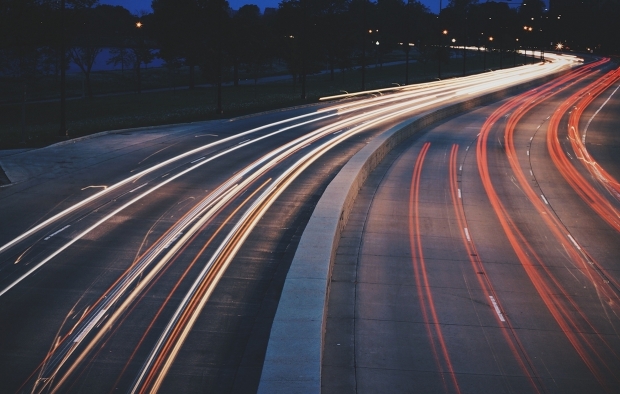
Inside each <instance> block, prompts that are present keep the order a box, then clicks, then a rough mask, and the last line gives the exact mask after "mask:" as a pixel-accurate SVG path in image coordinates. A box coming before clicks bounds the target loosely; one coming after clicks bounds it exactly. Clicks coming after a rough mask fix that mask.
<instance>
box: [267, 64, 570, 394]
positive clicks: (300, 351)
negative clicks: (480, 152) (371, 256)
mask: <svg viewBox="0 0 620 394" xmlns="http://www.w3.org/2000/svg"><path fill="white" fill-rule="evenodd" d="M566 72H568V70H565V71H560V72H557V73H555V74H552V75H549V76H546V77H543V78H539V79H536V80H533V81H530V82H528V83H526V84H522V85H518V86H513V87H510V88H507V89H503V90H500V91H496V92H492V93H487V94H483V95H480V96H477V97H474V98H471V99H469V100H466V101H462V102H458V103H451V104H446V105H444V106H441V107H439V108H437V109H434V110H431V111H428V112H425V113H422V114H420V115H418V116H415V117H414V118H412V119H410V120H408V121H406V122H403V123H401V124H400V125H397V126H395V127H393V128H392V129H390V130H388V131H386V132H385V133H383V134H382V135H381V136H379V137H377V138H375V139H374V140H372V141H371V142H370V143H369V144H367V145H366V146H365V147H364V148H363V149H362V150H360V151H359V152H358V153H357V154H355V155H354V156H353V157H352V158H351V159H350V160H349V161H348V162H347V164H346V165H345V166H344V167H343V168H342V170H341V171H340V172H339V173H338V175H337V176H336V177H335V178H334V179H333V180H332V182H331V183H330V184H329V186H328V187H327V189H326V190H325V192H324V193H323V196H322V197H321V199H320V200H319V202H318V204H317V205H316V207H315V209H314V212H313V213H312V216H311V218H310V220H309V222H308V225H307V226H306V229H305V230H304V233H303V235H302V237H301V240H300V241H299V245H298V247H297V251H296V253H295V257H294V258H293V262H292V263H291V267H290V269H289V272H288V274H287V276H286V281H285V283H284V288H283V289H282V295H281V297H280V302H279V304H278V309H277V311H276V315H275V317H274V320H273V325H272V327H271V334H270V337H269V343H268V346H267V352H266V354H265V361H264V364H263V371H262V375H261V379H260V383H259V388H258V393H260V394H274V393H287V394H290V393H320V392H321V361H322V352H323V338H324V333H325V321H326V320H325V318H326V316H327V300H328V297H329V290H330V278H331V270H332V262H333V260H334V257H335V254H336V250H337V249H338V242H339V240H340V234H341V233H342V231H343V230H344V227H345V225H346V223H347V220H348V217H349V213H350V212H351V209H352V207H353V202H354V201H355V198H356V197H357V194H358V191H359V190H360V188H361V187H362V185H363V184H364V182H365V181H366V179H367V178H368V175H369V174H370V173H371V172H372V171H373V170H374V169H375V168H376V167H377V166H378V165H379V163H381V161H382V160H383V158H384V157H385V156H386V155H387V154H388V153H389V152H390V151H391V150H392V149H394V147H396V146H397V145H398V144H400V143H401V142H403V141H404V140H406V139H408V138H409V137H411V136H412V135H413V134H415V133H416V132H418V131H419V130H422V129H424V128H426V127H428V126H430V125H432V124H433V123H437V122H439V121H441V120H443V119H446V118H449V117H451V116H454V115H456V114H459V113H463V112H466V111H469V110H471V109H473V108H475V107H478V106H480V105H483V104H487V103H491V102H494V101H499V100H501V99H503V98H506V97H508V96H510V95H514V94H517V93H520V92H523V91H526V90H529V89H531V88H533V87H536V86H539V85H541V84H543V83H545V82H547V81H549V80H551V79H554V78H557V77H559V76H561V75H563V74H565V73H566Z"/></svg>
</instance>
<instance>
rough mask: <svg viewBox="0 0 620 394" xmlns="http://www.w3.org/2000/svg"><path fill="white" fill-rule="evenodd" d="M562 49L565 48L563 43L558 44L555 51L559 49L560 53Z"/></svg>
mask: <svg viewBox="0 0 620 394" xmlns="http://www.w3.org/2000/svg"><path fill="white" fill-rule="evenodd" d="M562 48H564V45H563V44H562V43H561V42H558V44H557V45H556V46H555V49H557V50H558V51H561V50H562Z"/></svg>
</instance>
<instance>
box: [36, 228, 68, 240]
mask: <svg viewBox="0 0 620 394" xmlns="http://www.w3.org/2000/svg"><path fill="white" fill-rule="evenodd" d="M69 227H71V225H70V224H67V225H66V226H65V227H63V228H61V229H60V230H58V231H56V232H55V233H52V234H50V235H48V236H47V237H45V238H43V240H44V241H47V240H48V239H50V238H52V237H53V236H54V235H56V234H58V233H60V232H61V231H65V230H66V229H68V228H69Z"/></svg>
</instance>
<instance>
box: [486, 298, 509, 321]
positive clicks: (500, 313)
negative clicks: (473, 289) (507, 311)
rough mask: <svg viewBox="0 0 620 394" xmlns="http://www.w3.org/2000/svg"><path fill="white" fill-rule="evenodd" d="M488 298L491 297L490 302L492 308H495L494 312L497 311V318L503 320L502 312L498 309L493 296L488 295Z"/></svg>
mask: <svg viewBox="0 0 620 394" xmlns="http://www.w3.org/2000/svg"><path fill="white" fill-rule="evenodd" d="M489 298H490V299H491V303H492V304H493V308H494V309H495V313H497V316H499V320H501V321H503V322H505V321H506V319H504V314H503V313H502V311H500V310H499V306H498V305H497V302H496V301H495V297H493V296H492V295H490V296H489Z"/></svg>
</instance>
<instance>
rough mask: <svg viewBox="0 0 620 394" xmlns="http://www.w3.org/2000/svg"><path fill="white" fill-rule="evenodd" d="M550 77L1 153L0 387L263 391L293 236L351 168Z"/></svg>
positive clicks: (514, 75)
mask: <svg viewBox="0 0 620 394" xmlns="http://www.w3.org/2000/svg"><path fill="white" fill-rule="evenodd" d="M571 62H572V60H571V61H569V62H567V63H565V64H569V65H570V63H571ZM559 63H560V67H566V66H565V65H563V63H562V62H561V61H560V62H559ZM557 69H558V68H554V65H549V69H547V68H543V67H539V66H532V67H526V68H523V69H521V70H516V71H515V72H512V71H504V72H501V73H497V74H489V75H483V76H479V77H472V78H469V79H464V80H454V81H447V82H443V81H442V82H439V83H435V84H429V85H428V86H420V87H413V88H406V89H403V90H402V92H399V93H396V94H393V95H389V96H384V95H377V97H375V98H371V99H367V100H360V101H353V102H351V101H346V102H343V103H337V104H336V105H335V108H331V109H327V107H330V106H331V107H334V105H331V104H326V105H324V106H312V107H306V108H301V109H292V110H289V111H283V112H276V113H270V114H265V115H263V116H259V117H248V118H242V119H237V120H234V121H227V122H209V123H206V124H203V123H198V124H190V125H183V126H180V127H178V128H175V127H170V128H158V129H153V130H148V131H146V132H136V131H127V132H123V133H116V134H111V135H109V136H106V137H102V138H93V139H86V140H83V141H80V142H76V143H68V144H64V145H61V146H54V147H49V148H46V149H42V150H40V151H34V152H30V153H27V154H24V155H17V156H16V157H13V158H10V157H9V158H3V166H4V167H5V169H7V174H9V176H13V177H17V179H19V180H20V182H19V183H17V184H15V185H13V186H10V187H5V188H2V191H1V192H0V193H1V194H0V202H1V203H2V206H3V209H2V210H1V212H0V222H1V223H3V226H2V227H1V229H0V244H1V246H0V313H2V321H1V324H0V335H1V336H2V338H3V341H2V343H1V345H0V346H1V347H0V365H1V366H2V368H0V370H1V371H2V372H0V382H1V384H2V387H3V388H5V389H6V390H7V391H13V392H15V391H32V392H48V391H49V392H84V391H87V392H111V391H115V390H117V389H120V390H135V392H138V391H140V392H142V391H144V390H150V389H152V390H155V391H156V390H161V391H164V392H176V391H178V390H182V391H202V390H208V391H211V390H212V391H218V392H220V391H224V392H226V391H252V390H253V389H255V388H256V385H257V384H258V378H259V375H260V370H261V367H262V358H263V356H264V351H265V347H266V343H267V339H268V335H269V333H268V330H269V328H270V325H271V320H272V318H273V314H274V313H275V308H276V303H277V299H278V298H279V293H280V290H281V288H282V285H283V281H284V278H285V275H286V271H287V269H288V264H290V259H291V257H292V254H293V252H294V249H295V247H296V242H297V240H298V238H299V235H300V233H301V232H302V231H303V227H304V226H305V223H306V221H307V218H308V215H309V213H310V211H311V209H312V206H313V204H314V203H315V202H316V200H317V199H318V196H319V195H320V194H321V192H322V190H323V189H324V188H325V186H326V185H327V183H328V182H329V180H330V179H331V177H332V176H333V175H334V174H335V173H336V172H337V170H338V169H339V168H340V167H341V166H342V165H343V164H344V163H345V162H346V161H347V160H348V158H349V157H351V156H352V155H353V154H354V153H355V152H357V151H358V150H359V149H360V148H361V147H363V146H364V145H365V143H366V141H367V140H368V139H370V138H372V137H373V136H375V135H377V134H378V133H381V132H382V131H384V130H386V129H388V128H389V127H391V126H393V125H394V124H396V123H398V122H400V121H402V120H403V119H406V118H408V117H410V116H412V115H413V114H415V113H417V112H419V111H422V110H425V109H428V108H430V107H431V106H433V105H438V104H443V103H446V102H450V101H454V100H459V98H458V96H459V95H466V94H473V93H475V92H480V91H484V89H495V88H497V87H498V83H500V82H508V81H510V82H513V83H514V81H516V80H518V78H524V79H527V78H531V75H532V74H536V75H538V76H540V75H543V74H544V73H548V72H550V71H553V70H557ZM498 81H500V82H498ZM323 109H327V110H323ZM265 125H266V126H265ZM24 158H25V159H24ZM20 160H21V162H20ZM7 162H8V163H9V164H11V163H12V165H9V167H6V164H7ZM289 183H290V184H289ZM89 186H90V187H89ZM5 223H10V225H4V224H5ZM229 265H230V269H227V267H228V266H229ZM205 267H213V269H208V270H207V269H206V268H205ZM203 268H204V269H203ZM220 278H221V279H220ZM218 281H219V282H218ZM218 283H219V285H218ZM207 301H208V302H207Z"/></svg>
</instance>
